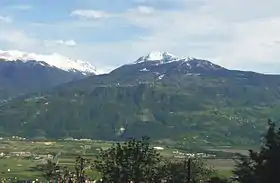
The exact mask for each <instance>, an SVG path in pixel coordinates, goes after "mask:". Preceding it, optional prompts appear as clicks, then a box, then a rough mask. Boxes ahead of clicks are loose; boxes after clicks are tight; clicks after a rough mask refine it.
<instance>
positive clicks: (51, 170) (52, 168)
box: [36, 160, 60, 182]
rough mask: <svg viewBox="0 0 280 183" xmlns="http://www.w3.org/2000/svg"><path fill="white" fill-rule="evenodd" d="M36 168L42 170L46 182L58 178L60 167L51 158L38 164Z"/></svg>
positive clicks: (55, 180)
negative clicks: (44, 162)
mask: <svg viewBox="0 0 280 183" xmlns="http://www.w3.org/2000/svg"><path fill="white" fill-rule="evenodd" d="M36 169H37V170H39V171H41V172H42V174H43V177H44V178H45V179H46V180H47V181H48V182H57V181H58V180H59V179H60V167H59V166H58V165H57V164H56V163H55V162H53V161H51V160H47V162H46V164H41V165H38V166H37V167H36Z"/></svg>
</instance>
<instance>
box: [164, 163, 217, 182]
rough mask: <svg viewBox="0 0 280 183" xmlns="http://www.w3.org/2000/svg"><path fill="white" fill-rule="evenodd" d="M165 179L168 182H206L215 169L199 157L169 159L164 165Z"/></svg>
mask: <svg viewBox="0 0 280 183" xmlns="http://www.w3.org/2000/svg"><path fill="white" fill-rule="evenodd" d="M162 171H163V172H164V180H165V181H166V182H167V183H173V182H176V183H196V182H197V183H198V182H206V181H208V180H209V177H211V175H212V174H213V170H212V169H211V168H210V167H208V166H207V165H205V164H204V162H203V161H202V160H201V159H199V158H189V159H185V160H183V161H178V160H177V161H176V160H175V161H167V162H166V163H165V165H164V166H163V167H162Z"/></svg>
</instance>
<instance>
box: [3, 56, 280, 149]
mask: <svg viewBox="0 0 280 183" xmlns="http://www.w3.org/2000/svg"><path fill="white" fill-rule="evenodd" d="M161 55H162V57H161V58H160V59H157V60H155V59H151V58H149V57H148V56H146V57H142V58H140V59H138V61H137V62H135V63H132V64H129V65H124V66H122V67H120V68H117V69H116V70H114V71H112V72H111V73H110V74H106V75H98V76H94V77H89V78H86V79H83V80H79V81H77V82H71V83H68V84H65V85H61V86H59V87H56V88H54V89H53V90H52V91H50V92H45V93H40V94H37V95H31V96H28V97H23V98H19V99H17V100H13V101H10V102H7V103H5V104H3V105H2V106H1V108H0V132H1V134H0V135H20V136H25V137H47V138H61V137H62V138H63V137H75V138H94V139H103V140H119V139H124V138H127V137H131V136H134V137H140V136H143V135H148V136H150V137H152V138H153V139H170V140H174V141H177V142H180V143H193V144H216V145H217V144H220V145H232V144H235V145H242V144H243V145H246V144H254V143H256V142H259V140H260V136H261V134H262V133H263V132H264V131H265V126H266V121H267V118H269V117H271V118H273V119H275V120H279V118H280V114H279V109H280V92H279V86H280V85H279V84H280V76H279V75H264V74H258V73H254V72H244V71H233V70H228V69H226V68H224V67H221V66H218V65H215V64H213V63H211V62H209V61H206V60H200V59H195V58H188V59H180V58H178V59H177V58H176V59H174V57H165V56H164V54H161ZM167 55H168V54H167ZM170 58H172V59H170ZM168 59H170V60H168Z"/></svg>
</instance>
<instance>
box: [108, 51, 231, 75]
mask: <svg viewBox="0 0 280 183" xmlns="http://www.w3.org/2000/svg"><path fill="white" fill-rule="evenodd" d="M225 70H227V69H225V68H224V67H222V66H219V65H217V64H214V63H212V62H210V61H208V60H203V59H197V58H193V57H178V56H175V55H173V54H171V53H168V52H150V53H149V54H147V55H145V56H141V57H140V58H138V59H137V60H136V61H135V62H132V63H131V64H126V65H123V66H121V67H119V68H117V69H115V70H114V71H112V73H118V74H121V75H128V76H131V75H135V74H136V73H139V72H141V73H142V74H143V73H144V72H145V73H150V74H155V75H163V74H164V75H166V74H167V75H170V74H172V75H173V74H176V75H177V74H183V75H184V74H211V73H212V74H213V73H214V72H215V73H216V72H217V71H218V72H219V71H225Z"/></svg>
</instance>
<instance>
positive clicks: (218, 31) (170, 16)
mask: <svg viewBox="0 0 280 183" xmlns="http://www.w3.org/2000/svg"><path fill="white" fill-rule="evenodd" d="M279 9H280V1H279V0H48V1H47V0H0V50H21V51H27V52H34V53H38V54H51V53H58V54H62V55H65V56H68V57H71V58H74V59H80V60H85V61H89V62H90V63H92V65H94V66H95V67H96V68H97V69H98V70H99V72H108V71H110V70H112V69H113V68H115V67H118V66H120V65H123V64H127V63H131V62H133V61H135V60H136V59H137V58H138V57H140V56H143V55H147V54H148V53H149V52H152V51H166V52H170V53H172V54H174V55H177V56H179V57H186V56H190V57H196V58H202V59H207V60H210V61H212V62H214V63H216V64H220V65H222V66H225V67H227V68H231V69H241V70H253V71H256V72H263V73H279V74H280V11H279Z"/></svg>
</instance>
